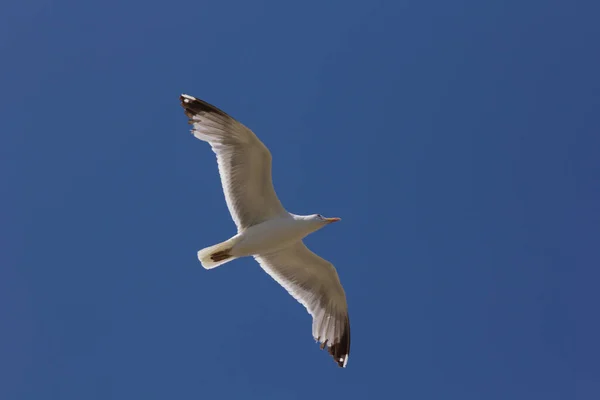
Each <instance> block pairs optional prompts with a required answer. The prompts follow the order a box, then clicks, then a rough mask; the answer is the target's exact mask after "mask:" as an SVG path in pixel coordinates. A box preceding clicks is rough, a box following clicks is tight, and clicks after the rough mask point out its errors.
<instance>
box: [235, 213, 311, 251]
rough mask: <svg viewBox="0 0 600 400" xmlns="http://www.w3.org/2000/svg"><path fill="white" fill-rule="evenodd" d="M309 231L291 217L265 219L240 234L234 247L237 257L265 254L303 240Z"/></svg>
mask: <svg viewBox="0 0 600 400" xmlns="http://www.w3.org/2000/svg"><path fill="white" fill-rule="evenodd" d="M308 233H309V231H307V227H306V226H304V224H302V223H301V222H300V223H299V222H298V221H295V220H293V219H291V218H281V219H274V220H269V221H265V222H263V223H260V224H258V225H254V226H251V227H249V228H247V229H245V230H244V231H243V232H240V233H239V234H238V240H237V243H236V244H235V246H234V247H233V253H234V254H235V255H236V257H243V256H251V255H257V254H265V253H269V252H272V251H274V250H278V249H280V248H283V247H286V246H288V245H291V244H292V243H295V242H297V241H299V240H302V238H303V237H305V236H306V235H307V234H308Z"/></svg>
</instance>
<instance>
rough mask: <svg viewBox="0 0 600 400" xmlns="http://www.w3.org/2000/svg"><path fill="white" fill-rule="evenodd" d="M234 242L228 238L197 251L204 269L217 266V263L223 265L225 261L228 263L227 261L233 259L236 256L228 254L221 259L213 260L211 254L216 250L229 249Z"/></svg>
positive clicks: (224, 250)
mask: <svg viewBox="0 0 600 400" xmlns="http://www.w3.org/2000/svg"><path fill="white" fill-rule="evenodd" d="M234 244H235V241H234V240H233V239H229V240H226V241H224V242H222V243H219V244H215V245H214V246H210V247H207V248H204V249H202V250H200V251H199V252H198V260H200V263H201V264H202V266H203V267H204V268H205V269H213V268H217V267H218V266H219V265H223V264H225V263H228V262H229V261H233V260H235V259H236V258H237V257H234V256H231V255H230V256H229V257H227V258H225V259H223V260H220V261H214V260H213V259H212V257H211V256H212V255H213V254H215V253H218V252H226V251H227V250H230V249H231V248H232V247H233V245H234Z"/></svg>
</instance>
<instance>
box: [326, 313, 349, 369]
mask: <svg viewBox="0 0 600 400" xmlns="http://www.w3.org/2000/svg"><path fill="white" fill-rule="evenodd" d="M327 350H328V351H329V354H331V356H332V357H333V359H334V360H335V362H336V363H337V365H338V366H339V367H341V368H346V364H347V363H348V357H349V356H350V318H348V319H347V320H346V326H345V327H344V333H343V334H342V337H341V339H340V341H339V342H337V343H334V344H332V345H331V346H329V347H328V349H327Z"/></svg>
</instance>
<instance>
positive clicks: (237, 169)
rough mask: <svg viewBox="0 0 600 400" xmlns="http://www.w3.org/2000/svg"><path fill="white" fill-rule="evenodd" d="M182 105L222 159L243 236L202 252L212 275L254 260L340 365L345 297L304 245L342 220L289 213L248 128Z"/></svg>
mask: <svg viewBox="0 0 600 400" xmlns="http://www.w3.org/2000/svg"><path fill="white" fill-rule="evenodd" d="M180 100H181V105H182V106H183V107H184V109H185V112H186V114H187V116H188V118H189V123H190V124H192V126H193V129H192V132H193V134H194V136H196V137H197V138H198V139H200V140H203V141H206V142H208V143H209V144H210V145H211V147H212V149H213V151H214V152H215V153H216V154H217V162H218V166H219V173H220V175H221V182H222V184H223V190H224V193H225V200H226V202H227V206H228V208H229V211H230V213H231V216H232V218H233V220H234V222H235V223H236V226H237V228H238V232H237V234H236V235H234V236H233V237H231V238H230V239H228V240H226V241H224V242H222V243H218V244H216V245H213V246H210V247H207V248H205V249H202V250H200V251H199V252H198V259H199V260H200V262H201V263H202V265H203V266H204V268H206V269H212V268H216V267H218V266H220V265H223V264H225V263H227V262H230V261H232V260H235V259H237V258H240V257H247V256H252V257H254V258H255V259H256V261H257V262H258V263H259V264H260V266H261V267H262V268H263V269H264V270H265V271H266V272H267V273H268V274H269V275H271V277H273V279H275V280H276V281H277V282H278V283H279V284H280V285H281V286H283V287H284V288H285V289H286V290H287V291H288V292H289V293H290V294H291V295H292V296H293V297H294V298H295V299H296V300H298V302H300V303H301V304H302V305H304V306H305V307H306V309H307V310H308V312H309V313H310V314H311V315H312V317H313V329H312V333H313V336H314V338H315V339H316V340H317V341H320V342H321V343H322V345H321V348H324V347H326V346H327V348H328V350H329V353H330V354H331V355H332V356H333V357H334V359H335V361H336V363H337V364H338V365H339V366H340V367H345V366H346V363H347V362H348V355H349V353H350V320H349V317H348V309H347V304H346V295H345V293H344V289H343V288H342V285H341V283H340V281H339V278H338V275H337V272H336V270H335V268H334V267H333V265H332V264H331V263H329V262H328V261H326V260H324V259H323V258H321V257H319V256H317V255H316V254H315V253H313V252H312V251H310V250H309V249H308V248H307V247H306V246H305V245H304V243H303V242H302V239H303V238H304V237H306V236H307V235H309V234H310V233H312V232H315V231H317V230H319V229H321V228H323V227H324V226H325V225H327V224H330V223H332V222H336V221H339V218H325V217H323V216H321V215H320V214H313V215H295V214H292V213H289V212H288V211H287V210H285V209H284V208H283V206H282V204H281V202H280V201H279V199H278V198H277V195H276V193H275V190H274V188H273V184H272V180H271V153H270V152H269V150H268V149H267V148H266V146H265V145H264V144H263V143H262V142H261V141H260V140H259V139H258V138H257V137H256V135H254V133H253V132H252V131H251V130H250V129H248V128H246V127H245V126H244V125H242V124H241V123H239V122H238V121H236V120H235V119H233V118H232V117H230V116H229V115H227V114H226V113H225V112H223V111H221V110H219V109H218V108H216V107H214V106H212V105H210V104H208V103H206V102H204V101H202V100H199V99H196V98H194V97H192V96H188V95H182V96H181V97H180Z"/></svg>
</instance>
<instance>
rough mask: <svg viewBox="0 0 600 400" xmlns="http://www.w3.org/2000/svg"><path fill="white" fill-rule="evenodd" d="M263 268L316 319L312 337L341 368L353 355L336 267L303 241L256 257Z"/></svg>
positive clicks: (342, 292)
mask: <svg viewBox="0 0 600 400" xmlns="http://www.w3.org/2000/svg"><path fill="white" fill-rule="evenodd" d="M254 258H255V259H256V261H258V263H259V264H260V266H261V267H262V268H263V269H264V270H265V271H266V272H267V273H268V274H269V275H270V276H271V277H272V278H273V279H275V281H277V283H279V284H280V285H281V286H283V287H284V288H285V289H286V290H287V291H288V293H289V294H291V295H292V296H293V297H294V298H295V299H296V300H298V302H300V303H301V304H302V305H303V306H304V307H306V309H307V310H308V312H309V313H310V315H312V317H313V324H312V334H313V337H314V338H315V339H316V340H317V341H319V342H321V343H322V345H321V348H324V347H325V346H327V348H328V351H329V353H330V354H331V355H332V356H333V358H334V360H335V362H336V363H337V364H338V365H339V366H340V367H345V366H346V363H347V362H348V356H349V354H350V318H349V317H348V306H347V304H346V294H345V293H344V289H343V288H342V284H341V283H340V280H339V277H338V274H337V272H336V270H335V268H334V266H333V265H332V264H331V263H330V262H328V261H327V260H324V259H323V258H321V257H319V256H318V255H316V254H315V253H313V252H312V251H310V250H309V249H308V247H306V246H305V245H304V243H303V242H302V241H300V242H298V243H296V244H294V245H292V246H290V247H286V248H285V249H283V250H280V251H277V252H274V253H270V254H266V255H259V256H254Z"/></svg>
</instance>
